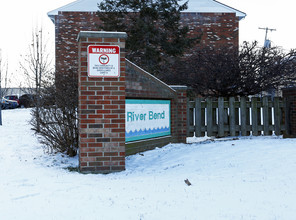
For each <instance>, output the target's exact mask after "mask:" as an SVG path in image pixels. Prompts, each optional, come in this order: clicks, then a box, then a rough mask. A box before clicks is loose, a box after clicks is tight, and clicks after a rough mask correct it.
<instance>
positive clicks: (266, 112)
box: [262, 96, 270, 135]
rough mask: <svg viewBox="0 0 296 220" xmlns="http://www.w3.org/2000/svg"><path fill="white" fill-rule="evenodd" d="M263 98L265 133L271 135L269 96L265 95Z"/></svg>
mask: <svg viewBox="0 0 296 220" xmlns="http://www.w3.org/2000/svg"><path fill="white" fill-rule="evenodd" d="M262 100H263V134H264V135H269V134H270V133H269V108H268V97H267V96H265V97H263V98H262Z"/></svg>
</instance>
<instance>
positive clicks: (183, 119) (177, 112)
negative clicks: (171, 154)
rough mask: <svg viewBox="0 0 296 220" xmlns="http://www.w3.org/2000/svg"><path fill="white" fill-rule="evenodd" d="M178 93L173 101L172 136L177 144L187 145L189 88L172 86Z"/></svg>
mask: <svg viewBox="0 0 296 220" xmlns="http://www.w3.org/2000/svg"><path fill="white" fill-rule="evenodd" d="M171 88H173V89H174V90H175V91H176V98H175V99H173V100H172V136H173V142H175V143H186V137H187V86H171Z"/></svg>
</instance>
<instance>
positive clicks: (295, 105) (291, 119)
mask: <svg viewBox="0 0 296 220" xmlns="http://www.w3.org/2000/svg"><path fill="white" fill-rule="evenodd" d="M283 97H284V98H285V99H286V111H285V119H284V120H285V124H286V132H285V134H284V137H286V138H296V87H292V88H286V89H283Z"/></svg>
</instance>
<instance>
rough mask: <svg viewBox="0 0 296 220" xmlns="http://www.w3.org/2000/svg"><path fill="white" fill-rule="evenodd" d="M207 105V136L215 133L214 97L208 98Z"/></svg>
mask: <svg viewBox="0 0 296 220" xmlns="http://www.w3.org/2000/svg"><path fill="white" fill-rule="evenodd" d="M206 102H207V104H206V107H207V136H208V137H211V136H212V135H213V102H212V98H210V97H209V98H207V99H206Z"/></svg>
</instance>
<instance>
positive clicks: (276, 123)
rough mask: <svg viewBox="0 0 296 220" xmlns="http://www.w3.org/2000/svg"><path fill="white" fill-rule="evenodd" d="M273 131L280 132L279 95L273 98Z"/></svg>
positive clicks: (277, 133)
mask: <svg viewBox="0 0 296 220" xmlns="http://www.w3.org/2000/svg"><path fill="white" fill-rule="evenodd" d="M273 109H274V133H275V135H280V134H281V112H280V99H279V97H275V98H274V105H273Z"/></svg>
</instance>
